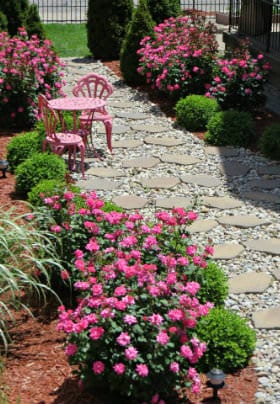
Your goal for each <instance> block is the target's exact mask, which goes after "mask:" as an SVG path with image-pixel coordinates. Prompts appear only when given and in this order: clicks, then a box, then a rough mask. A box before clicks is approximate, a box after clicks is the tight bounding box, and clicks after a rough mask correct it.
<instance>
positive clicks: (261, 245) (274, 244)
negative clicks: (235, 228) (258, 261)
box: [245, 238, 280, 255]
mask: <svg viewBox="0 0 280 404" xmlns="http://www.w3.org/2000/svg"><path fill="white" fill-rule="evenodd" d="M245 246H246V247H247V248H249V249H250V250H254V251H260V252H265V253H268V254H273V255H280V238H269V239H257V240H248V241H247V242H246V243H245Z"/></svg>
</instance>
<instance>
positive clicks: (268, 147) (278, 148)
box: [259, 123, 280, 160]
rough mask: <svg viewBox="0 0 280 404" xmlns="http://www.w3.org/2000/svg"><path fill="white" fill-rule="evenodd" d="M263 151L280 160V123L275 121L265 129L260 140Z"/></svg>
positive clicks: (268, 155)
mask: <svg viewBox="0 0 280 404" xmlns="http://www.w3.org/2000/svg"><path fill="white" fill-rule="evenodd" d="M259 147H260V150H261V152H262V153H263V154H264V155H265V156H267V157H270V158H272V159H274V160H280V124H279V123H274V124H272V125H270V126H268V127H267V128H265V130H264V131H263V134H262V136H261V138H260V140H259Z"/></svg>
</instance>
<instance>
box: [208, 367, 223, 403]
mask: <svg viewBox="0 0 280 404" xmlns="http://www.w3.org/2000/svg"><path fill="white" fill-rule="evenodd" d="M206 376H207V377H208V381H207V386H208V387H212V389H213V398H214V399H216V398H218V390H219V389H222V388H223V387H224V386H225V374H224V372H223V371H222V370H221V369H217V368H214V369H211V370H210V372H208V373H207V374H206Z"/></svg>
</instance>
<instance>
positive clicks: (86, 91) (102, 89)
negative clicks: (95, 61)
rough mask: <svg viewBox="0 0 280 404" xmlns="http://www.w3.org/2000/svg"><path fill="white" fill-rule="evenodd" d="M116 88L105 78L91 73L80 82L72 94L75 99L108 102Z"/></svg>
mask: <svg viewBox="0 0 280 404" xmlns="http://www.w3.org/2000/svg"><path fill="white" fill-rule="evenodd" d="M113 91H114V88H113V86H112V84H111V83H109V81H108V80H107V79H106V77H105V76H101V75H100V74H96V73H89V74H87V75H86V76H84V77H82V78H81V79H80V80H78V82H77V84H76V85H75V86H74V88H73V90H72V92H73V95H74V96H75V97H92V98H101V99H102V100H107V98H108V97H109V96H110V95H111V94H112V92H113Z"/></svg>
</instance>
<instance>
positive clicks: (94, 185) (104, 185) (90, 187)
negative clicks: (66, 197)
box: [76, 178, 119, 191]
mask: <svg viewBox="0 0 280 404" xmlns="http://www.w3.org/2000/svg"><path fill="white" fill-rule="evenodd" d="M76 185H77V186H78V187H80V188H81V189H82V190H87V191H96V190H104V191H105V190H106V191H107V190H110V189H115V188H117V187H118V186H119V183H117V182H113V181H108V180H104V179H100V178H96V179H95V178H93V179H89V180H86V181H78V182H77V184H76Z"/></svg>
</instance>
